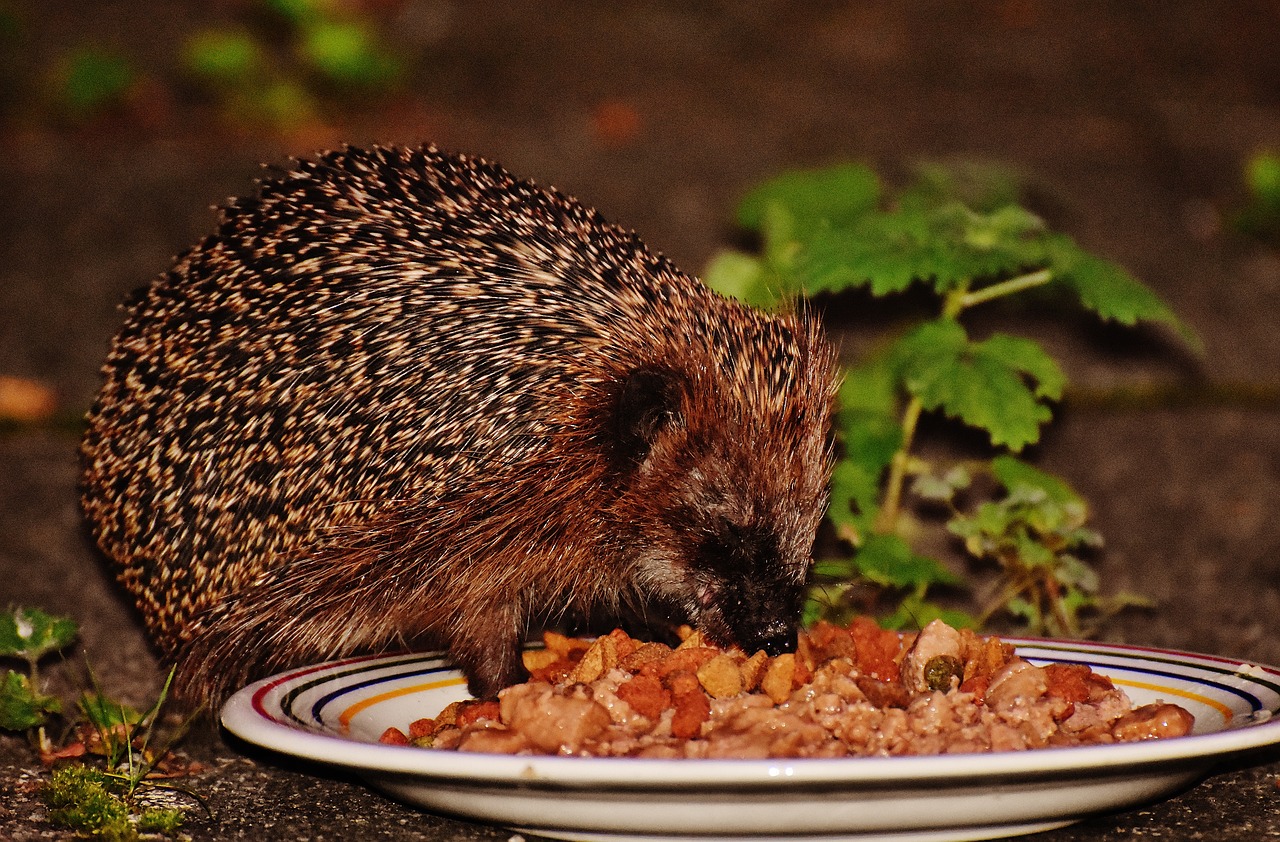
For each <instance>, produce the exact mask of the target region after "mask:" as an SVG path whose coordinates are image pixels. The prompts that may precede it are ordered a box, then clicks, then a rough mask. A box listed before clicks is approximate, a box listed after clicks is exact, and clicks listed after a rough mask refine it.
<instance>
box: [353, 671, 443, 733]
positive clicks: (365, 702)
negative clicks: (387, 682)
mask: <svg viewBox="0 0 1280 842" xmlns="http://www.w3.org/2000/svg"><path fill="white" fill-rule="evenodd" d="M466 682H467V680H466V679H465V678H463V677H462V676H454V677H453V678H445V679H441V680H440V681H428V682H426V683H425V684H414V685H412V686H409V687H399V688H397V689H395V690H388V691H387V692H385V693H379V694H378V695H376V696H370V697H369V698H367V699H361V700H360V701H358V702H356V703H355V704H354V705H352V706H351V707H349V708H347V709H346V710H344V711H342V713H340V714H338V724H340V725H341V726H342V730H344V731H345V730H346V729H347V728H348V727H349V726H350V725H351V720H352V719H355V718H356V716H357V715H358V714H360V712H361V711H364V710H367V709H368V708H371V707H373V706H374V705H376V704H379V703H381V702H385V701H388V700H390V699H397V698H399V697H400V696H408V695H411V694H413V693H421V692H423V691H424V690H439V689H440V688H441V687H456V686H458V685H459V684H465V683H466Z"/></svg>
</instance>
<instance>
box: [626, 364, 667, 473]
mask: <svg viewBox="0 0 1280 842" xmlns="http://www.w3.org/2000/svg"><path fill="white" fill-rule="evenodd" d="M613 417H614V433H615V438H614V445H615V451H614V453H615V458H616V460H617V462H618V463H619V464H620V465H623V466H627V467H635V466H637V465H639V464H640V463H642V462H644V460H645V459H646V458H647V457H648V455H649V450H650V448H652V447H653V443H654V441H655V440H656V439H657V437H658V436H659V435H660V434H661V433H662V431H663V430H665V429H667V428H669V427H670V426H671V425H672V424H673V423H675V422H677V421H678V420H679V418H680V390H679V389H678V388H677V384H676V380H675V376H674V375H673V374H672V373H671V372H670V371H664V370H662V369H656V368H638V369H636V370H635V371H633V372H631V373H630V374H629V375H627V377H626V379H625V380H623V381H622V388H621V389H620V390H619V392H618V399H617V403H616V405H615V407H614V416H613Z"/></svg>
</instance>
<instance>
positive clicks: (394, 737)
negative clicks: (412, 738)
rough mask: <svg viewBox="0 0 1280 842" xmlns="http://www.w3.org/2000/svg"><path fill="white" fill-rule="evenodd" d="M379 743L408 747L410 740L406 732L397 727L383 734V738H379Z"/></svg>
mask: <svg viewBox="0 0 1280 842" xmlns="http://www.w3.org/2000/svg"><path fill="white" fill-rule="evenodd" d="M378 742H380V743H385V744H386V745H389V746H407V745H408V744H409V738H408V737H407V736H406V735H405V733H404V731H401V730H400V729H399V728H396V727H391V728H388V729H387V730H385V731H383V732H382V736H381V737H378Z"/></svg>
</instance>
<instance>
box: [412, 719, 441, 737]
mask: <svg viewBox="0 0 1280 842" xmlns="http://www.w3.org/2000/svg"><path fill="white" fill-rule="evenodd" d="M435 730H436V721H435V720H434V719H430V718H426V717H424V718H422V719H415V720H413V721H412V722H410V723H409V739H410V740H416V739H419V738H421V737H429V736H431V734H433V733H434V732H435Z"/></svg>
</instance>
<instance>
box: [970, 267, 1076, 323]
mask: <svg viewBox="0 0 1280 842" xmlns="http://www.w3.org/2000/svg"><path fill="white" fill-rule="evenodd" d="M1052 280H1053V270H1052V269H1040V270H1039V271H1036V272H1028V273H1027V274H1025V275H1019V276H1018V277H1016V278H1010V279H1009V280H1007V281H1001V282H1000V283H998V284H992V285H991V286H989V287H983V288H982V289H979V290H974V291H973V292H965V293H963V294H961V295H959V296H957V298H956V305H955V306H956V312H955V313H953V314H949V315H951V316H952V318H954V317H955V316H958V315H959V314H960V311H961V310H967V309H968V308H970V307H972V306H974V305H975V304H982V303H983V302H984V301H991V300H992V299H995V298H1001V297H1003V296H1006V295H1013V294H1014V293H1015V292H1022V291H1023V290H1024V289H1031V288H1032V287H1038V286H1043V285H1044V284H1047V283H1049V282H1050V281H1052ZM950 303H951V302H950V301H948V304H950Z"/></svg>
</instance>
